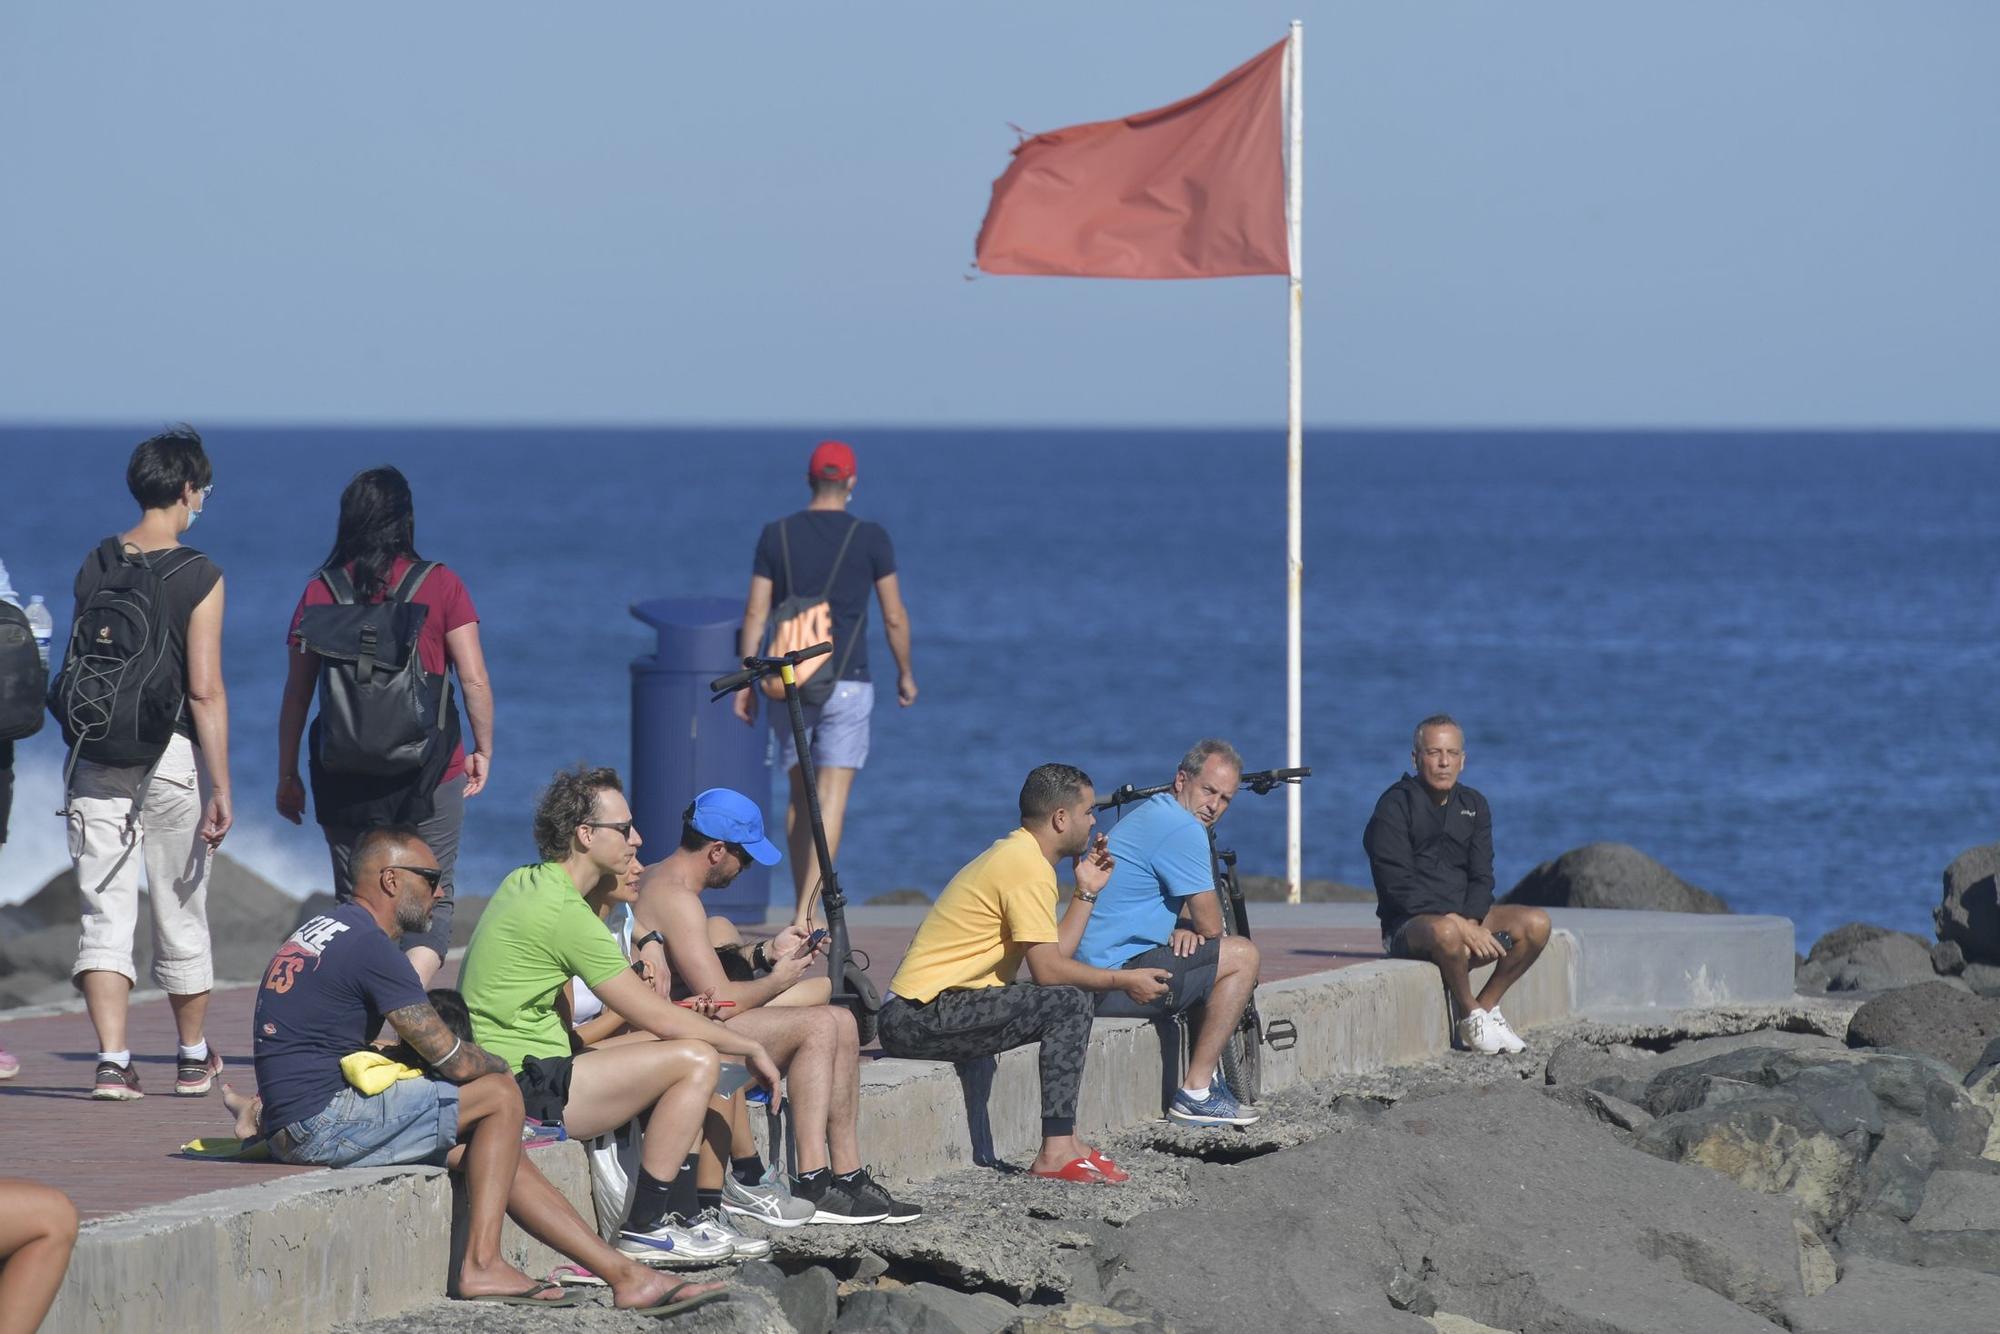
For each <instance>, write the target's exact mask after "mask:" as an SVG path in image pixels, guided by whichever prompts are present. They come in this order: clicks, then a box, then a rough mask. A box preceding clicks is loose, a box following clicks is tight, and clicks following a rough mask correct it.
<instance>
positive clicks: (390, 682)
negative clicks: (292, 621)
mask: <svg viewBox="0 0 2000 1334" xmlns="http://www.w3.org/2000/svg"><path fill="white" fill-rule="evenodd" d="M436 568H437V562H436V561H417V562H415V563H413V564H412V565H411V566H410V568H409V569H407V570H405V571H404V572H403V577H402V579H401V580H399V581H398V582H397V584H396V587H395V588H394V589H393V590H391V592H390V594H389V596H388V599H387V600H386V601H382V602H357V601H356V600H355V592H354V583H353V581H352V580H350V579H349V578H348V577H347V572H346V571H344V570H341V569H338V568H328V569H324V570H321V571H320V572H319V577H320V580H321V582H323V583H324V584H325V585H326V586H327V589H328V591H329V592H331V593H332V594H333V602H334V605H332V606H330V607H307V608H306V610H305V614H304V615H303V616H302V617H300V619H299V644H300V646H301V647H302V648H304V649H306V650H308V651H309V652H312V653H317V654H318V655H319V658H320V665H319V717H318V718H316V719H314V721H313V730H312V746H313V754H314V756H315V757H316V758H317V759H318V761H319V768H320V770H321V772H323V773H328V774H355V775H367V776H375V777H390V776H393V775H397V774H407V773H410V772H411V771H413V770H417V769H421V768H423V766H424V762H425V761H426V760H428V759H429V758H430V757H431V755H432V754H433V752H434V751H435V750H436V748H437V747H438V746H439V745H440V744H441V743H442V742H443V741H444V740H445V737H446V731H445V724H446V722H447V720H448V719H449V717H450V716H451V695H450V690H451V682H450V678H449V676H438V677H435V678H434V677H432V675H431V674H430V673H429V672H426V671H425V670H424V664H423V660H422V659H421V658H420V657H419V656H418V654H417V638H418V636H419V635H420V634H422V632H423V628H424V621H425V619H426V618H427V617H428V616H429V615H430V608H429V607H426V606H422V605H420V604H418V603H415V602H412V601H411V600H410V599H411V598H413V597H415V596H416V594H417V590H418V589H419V588H421V587H422V586H423V582H424V579H425V578H426V577H427V576H428V575H429V574H430V572H431V571H432V570H434V569H436Z"/></svg>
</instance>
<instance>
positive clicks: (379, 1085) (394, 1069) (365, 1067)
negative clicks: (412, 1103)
mask: <svg viewBox="0 0 2000 1334" xmlns="http://www.w3.org/2000/svg"><path fill="white" fill-rule="evenodd" d="M340 1073H341V1075H342V1077H344V1078H345V1079H346V1080H347V1082H348V1083H349V1084H351V1085H353V1086H354V1087H355V1088H358V1089H360V1090H361V1091H362V1092H363V1093H365V1094H367V1095H368V1096H369V1097H371V1098H372V1097H374V1096H375V1095H376V1094H378V1093H380V1092H381V1091H382V1090H383V1089H385V1088H388V1087H389V1086H390V1085H391V1084H393V1083H395V1082H396V1081H397V1080H399V1079H422V1078H423V1077H424V1072H423V1071H421V1070H412V1069H411V1068H410V1067H409V1066H407V1065H404V1064H403V1063H402V1062H401V1061H392V1060H390V1059H389V1058H388V1057H386V1056H384V1055H383V1054H382V1053H381V1052H379V1051H357V1052H352V1053H350V1054H348V1055H346V1056H343V1057H341V1058H340Z"/></svg>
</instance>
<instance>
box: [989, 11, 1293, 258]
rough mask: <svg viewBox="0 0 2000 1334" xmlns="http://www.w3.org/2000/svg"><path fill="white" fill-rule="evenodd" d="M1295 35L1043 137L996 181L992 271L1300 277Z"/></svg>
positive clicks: (1019, 153)
mask: <svg viewBox="0 0 2000 1334" xmlns="http://www.w3.org/2000/svg"><path fill="white" fill-rule="evenodd" d="M1284 71H1285V43H1284V42H1279V43H1278V44H1277V45H1276V46H1274V47H1272V48H1271V49H1270V50H1268V51H1265V52H1263V53H1262V54H1260V55H1257V56H1255V57H1253V58H1252V59H1251V60H1249V61H1248V62H1247V63H1245V64H1243V65H1240V66H1238V67H1237V68H1236V69H1233V70H1231V71H1230V72H1229V73H1227V74H1225V75H1223V76H1222V77H1221V78H1220V79H1218V80H1216V82H1215V83H1214V84H1213V85H1211V86H1210V87H1209V88H1207V89H1205V90H1203V91H1202V92H1199V93H1196V94H1195V95H1194V96H1193V97H1190V98H1187V99H1185V100H1183V101H1180V102H1176V103H1174V104H1173V105H1172V106H1167V107H1161V108H1160V109H1159V110H1157V111H1143V112H1140V113H1139V114H1138V115H1135V116H1126V117H1125V118H1123V119H1122V120H1101V121H1095V122H1093V123H1091V124H1089V125H1072V126H1070V127H1069V128H1067V129H1062V130H1051V131H1049V132H1048V133H1047V134H1038V135H1036V136H1035V137H1034V138H1032V139H1029V140H1028V141H1027V142H1025V143H1023V144H1022V145H1021V146H1020V147H1018V148H1016V149H1015V150H1014V161H1013V162H1012V163H1011V164H1010V165H1009V166H1008V168H1007V170H1006V171H1005V172H1004V173H1002V175H1001V177H1000V179H999V180H997V181H995V182H993V203H992V204H991V205H990V206H989V207H988V208H987V210H986V221H985V223H984V224H983V225H982V226H981V227H980V229H979V241H978V244H977V247H976V252H977V255H978V261H979V267H980V268H981V269H983V270H984V271H985V272H987V273H1038V274H1050V275H1056V276H1062V277H1071V278H1230V277H1237V276H1241V275H1244V274H1254V273H1289V272H1290V268H1291V265H1290V250H1289V247H1288V246H1287V244H1286V239H1285V150H1284V141H1285V108H1284V91H1285V90H1284V81H1285V75H1284Z"/></svg>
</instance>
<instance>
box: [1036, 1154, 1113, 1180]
mask: <svg viewBox="0 0 2000 1334" xmlns="http://www.w3.org/2000/svg"><path fill="white" fill-rule="evenodd" d="M1031 1175H1033V1176H1038V1177H1041V1178H1042V1179H1044V1180H1046V1181H1076V1182H1082V1183H1085V1184H1088V1185H1097V1186H1115V1185H1117V1184H1118V1183H1117V1182H1116V1181H1114V1180H1112V1178H1111V1175H1110V1173H1108V1172H1106V1171H1105V1170H1104V1169H1103V1168H1101V1167H1099V1166H1098V1165H1097V1164H1096V1163H1094V1162H1092V1161H1091V1160H1090V1159H1088V1158H1077V1159H1073V1160H1071V1161H1070V1162H1067V1163H1064V1164H1063V1165H1062V1166H1061V1167H1059V1168H1057V1169H1056V1170H1055V1171H1053V1172H1033V1173H1031Z"/></svg>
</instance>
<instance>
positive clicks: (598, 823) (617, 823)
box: [583, 820, 637, 838]
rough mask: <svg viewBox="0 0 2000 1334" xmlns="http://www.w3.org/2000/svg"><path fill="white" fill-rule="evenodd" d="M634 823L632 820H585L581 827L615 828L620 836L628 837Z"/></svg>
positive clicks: (630, 834)
mask: <svg viewBox="0 0 2000 1334" xmlns="http://www.w3.org/2000/svg"><path fill="white" fill-rule="evenodd" d="M635 823H637V822H636V821H633V820H585V821H584V822H583V828H585V829H616V830H617V831H618V836H619V837H620V838H630V837H631V836H632V826H633V825H634V824H635Z"/></svg>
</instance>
